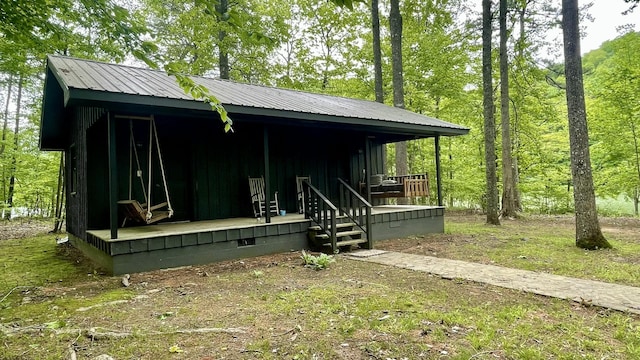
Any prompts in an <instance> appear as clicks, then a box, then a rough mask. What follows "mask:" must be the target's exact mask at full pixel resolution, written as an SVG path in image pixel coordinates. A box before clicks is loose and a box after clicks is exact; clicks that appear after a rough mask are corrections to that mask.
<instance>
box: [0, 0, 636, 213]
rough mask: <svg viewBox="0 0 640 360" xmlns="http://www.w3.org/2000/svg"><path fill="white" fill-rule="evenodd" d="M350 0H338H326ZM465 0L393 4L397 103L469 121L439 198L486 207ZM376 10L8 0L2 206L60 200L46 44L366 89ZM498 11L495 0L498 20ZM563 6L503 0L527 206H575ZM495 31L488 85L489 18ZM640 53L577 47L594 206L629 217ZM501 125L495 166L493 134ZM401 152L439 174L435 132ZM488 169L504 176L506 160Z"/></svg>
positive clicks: (293, 3) (476, 29) (245, 76)
mask: <svg viewBox="0 0 640 360" xmlns="http://www.w3.org/2000/svg"><path fill="white" fill-rule="evenodd" d="M620 1H622V0H620ZM345 2H346V3H347V6H337V5H336V4H337V3H345ZM377 3H378V1H374V5H377V7H375V8H377V9H378V15H379V18H380V33H381V55H382V62H381V63H382V80H383V81H382V85H383V94H384V100H385V101H386V102H387V103H389V104H392V103H393V102H392V93H393V91H392V64H391V63H392V61H391V58H392V51H391V36H390V31H389V15H390V14H389V8H390V4H389V1H386V0H381V1H379V4H377ZM343 5H344V4H343ZM475 5H478V4H471V3H470V2H467V1H460V0H420V1H404V2H402V3H401V4H400V13H401V15H402V50H403V51H402V62H403V72H404V104H405V107H406V108H407V109H409V110H412V111H415V112H418V113H422V114H425V115H429V116H432V117H436V118H440V119H443V120H446V121H450V122H453V123H457V124H461V125H465V126H467V127H469V128H470V129H471V131H470V133H469V135H467V136H460V137H454V138H443V139H441V141H440V146H441V152H442V174H443V196H444V200H445V205H446V206H447V207H449V208H466V209H475V210H482V209H483V208H484V207H485V206H486V204H485V202H486V200H485V199H486V196H485V195H484V194H485V193H486V182H485V176H484V159H485V154H484V149H485V147H484V138H483V128H482V127H483V114H482V59H481V55H482V54H481V52H482V43H481V35H482V21H481V20H482V16H481V14H480V12H479V10H480V9H479V7H478V6H475ZM371 10H372V7H371V3H368V2H366V3H363V2H356V3H351V2H348V1H341V0H335V1H333V2H328V1H317V0H270V1H259V0H235V1H228V0H219V1H204V0H193V1H187V2H185V1H182V0H140V1H138V2H134V3H133V5H132V4H131V2H125V1H118V0H113V1H112V0H97V1H96V0H75V1H74V0H35V1H13V2H3V5H0V14H1V15H0V16H2V17H4V18H3V19H1V20H2V21H1V23H2V25H0V104H2V105H3V107H2V109H1V110H2V117H1V119H2V138H1V140H0V141H1V143H0V171H1V174H0V176H1V177H0V186H1V188H2V189H1V193H0V207H2V213H3V217H6V216H7V215H8V214H9V213H10V212H9V211H7V210H8V209H9V208H11V207H12V208H13V209H14V215H28V216H43V217H52V216H58V217H60V216H61V215H62V214H60V213H59V211H56V208H60V202H61V199H60V198H59V197H58V196H57V194H58V193H59V190H60V188H61V183H60V181H59V175H60V172H59V171H60V170H59V169H60V164H61V161H62V160H61V154H59V153H54V152H41V151H39V150H38V134H39V129H38V126H39V120H40V109H41V101H42V88H43V80H44V69H45V64H44V62H45V58H46V54H64V55H69V56H74V57H79V58H87V59H96V60H100V61H108V62H117V63H123V62H124V63H129V64H134V65H138V66H145V65H154V66H159V67H164V66H165V65H167V64H171V69H172V71H176V72H182V73H189V74H193V75H203V76H213V77H216V76H222V77H226V78H230V79H232V80H236V81H241V82H249V83H255V84H263V85H268V86H278V87H284V88H292V89H299V90H303V91H311V92H320V93H326V94H331V95H338V96H347V97H358V98H363V99H371V100H373V99H375V81H374V70H373V68H374V55H373V49H374V45H373V38H374V37H373V32H372V25H371V24H372V20H371V19H372V11H371ZM497 11H498V9H497V6H496V7H495V16H494V24H495V25H494V26H495V28H496V29H497V28H498V16H497ZM632 15H633V16H636V15H637V14H635V13H633V12H632V13H630V15H629V16H632ZM12 17H13V18H15V19H19V20H18V21H12ZM581 17H582V18H583V21H588V17H589V6H588V4H583V8H582V9H581ZM25 19H27V20H25ZM560 20H561V19H560V8H559V4H556V2H555V1H551V0H543V1H532V0H514V1H509V2H508V19H507V25H508V41H507V49H508V59H509V61H508V64H509V69H508V71H509V79H510V80H509V84H508V85H509V95H510V96H509V102H510V108H509V112H510V135H511V136H510V143H511V153H512V159H513V169H514V177H515V182H516V189H517V194H516V196H517V199H518V206H519V208H520V210H521V211H524V212H529V213H567V212H572V211H573V190H572V182H571V169H570V159H569V134H568V125H567V113H566V112H567V110H566V98H565V93H564V91H565V90H564V69H563V67H564V65H563V62H562V60H561V52H562V48H561V47H562V43H561V41H559V40H558V39H554V38H552V37H550V36H549V35H548V34H549V33H551V32H554V31H555V32H558V31H557V29H558V28H559V27H560ZM494 34H495V36H494V38H495V45H494V49H495V50H494V61H495V64H496V65H495V66H493V69H494V73H495V74H494V84H495V87H496V89H498V88H500V82H499V79H500V76H499V66H497V64H498V58H499V51H498V49H499V47H498V36H497V34H498V32H497V31H494ZM637 54H640V33H638V32H636V31H634V29H633V27H631V26H621V27H620V28H619V36H618V37H617V38H615V39H613V40H611V41H607V42H605V43H603V44H602V46H601V47H600V48H599V49H596V50H593V51H591V52H589V53H587V54H585V55H584V57H583V68H584V76H585V91H586V104H587V113H588V119H589V132H590V148H591V162H592V168H593V171H594V172H593V174H594V185H595V190H596V195H597V196H598V200H599V208H598V211H599V212H600V213H601V214H604V215H630V214H635V215H636V216H637V215H638V202H639V197H640V193H639V189H640V144H639V141H640V139H639V136H640V133H639V132H640V129H639V128H638V126H640V91H638V90H640V62H638V61H637V59H636V58H637ZM144 62H146V64H144ZM496 94H498V95H496V96H499V91H496ZM496 103H497V102H496ZM499 113H500V112H499V111H498V112H497V114H496V123H497V124H500V114H499ZM496 130H497V131H496V134H497V139H496V145H497V149H496V159H497V160H498V163H499V164H500V161H501V157H500V154H501V153H502V148H501V146H502V141H501V133H500V131H499V130H500V129H499V128H498V129H496ZM387 153H388V161H387V169H388V173H389V174H393V173H395V171H396V162H395V147H394V146H389V147H388V152H387ZM407 155H408V156H407V168H408V169H407V170H408V172H409V173H423V172H427V173H429V174H430V177H431V179H432V181H431V183H432V185H433V186H435V181H433V179H434V176H435V154H434V145H433V140H432V139H424V140H415V141H411V142H408V143H407ZM497 168H498V177H499V178H500V177H501V173H500V171H501V166H498V167H497ZM497 183H498V184H501V181H498V182H497ZM499 186H500V185H499ZM434 190H435V189H434ZM432 193H435V191H433V192H432ZM428 201H431V202H432V203H435V202H436V199H429V200H428ZM16 210H18V211H16Z"/></svg>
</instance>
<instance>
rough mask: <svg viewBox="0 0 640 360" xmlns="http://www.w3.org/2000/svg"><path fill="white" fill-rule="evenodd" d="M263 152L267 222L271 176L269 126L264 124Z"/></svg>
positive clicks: (267, 218) (269, 215) (268, 219)
mask: <svg viewBox="0 0 640 360" xmlns="http://www.w3.org/2000/svg"><path fill="white" fill-rule="evenodd" d="M262 138H263V142H262V144H263V153H264V190H265V193H264V201H265V203H266V209H267V211H266V214H265V221H266V222H267V223H270V222H271V210H270V209H271V176H270V174H269V173H270V171H269V170H270V167H269V128H267V125H265V126H264V131H263V136H262Z"/></svg>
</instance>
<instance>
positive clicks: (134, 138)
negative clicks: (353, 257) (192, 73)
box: [40, 56, 469, 274]
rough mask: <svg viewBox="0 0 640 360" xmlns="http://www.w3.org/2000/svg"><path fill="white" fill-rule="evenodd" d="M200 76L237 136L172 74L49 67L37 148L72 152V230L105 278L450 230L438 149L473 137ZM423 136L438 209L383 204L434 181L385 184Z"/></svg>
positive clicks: (426, 120)
mask: <svg viewBox="0 0 640 360" xmlns="http://www.w3.org/2000/svg"><path fill="white" fill-rule="evenodd" d="M192 79H193V80H194V81H195V82H196V83H197V84H200V85H202V86H204V87H205V88H207V89H208V91H209V92H210V94H212V95H214V96H216V97H217V99H219V101H220V102H221V103H222V104H223V106H224V108H225V109H226V110H227V112H228V114H229V117H230V118H231V119H232V120H233V129H232V131H230V132H225V131H224V124H223V122H222V121H221V120H220V115H219V114H218V113H217V112H215V111H212V110H211V106H210V105H208V104H206V103H204V102H202V101H199V100H194V99H193V98H192V97H191V96H190V95H188V94H186V93H185V92H184V91H183V90H182V89H181V88H180V87H179V86H178V85H177V83H176V81H175V78H174V77H172V76H169V75H167V74H166V73H164V72H161V71H155V70H149V69H144V68H137V67H131V66H123V65H115V64H109V63H102V62H96V61H88V60H82V59H76V58H70V57H63V56H49V57H48V60H47V67H46V78H45V86H44V95H43V105H42V118H41V134H40V148H41V149H42V150H51V151H64V153H65V177H64V180H65V191H66V192H65V196H66V230H67V233H68V235H69V238H70V241H71V242H72V244H73V245H74V246H76V247H77V248H79V249H80V250H81V251H82V252H83V253H84V254H86V255H87V256H88V257H89V258H91V259H92V260H93V261H95V262H97V263H98V264H100V265H101V266H102V267H104V268H105V269H106V270H108V271H109V272H111V273H113V274H123V273H131V272H139V271H147V270H152V269H159V268H168V267H176V266H185V265H192V264H203V263H211V262H216V261H221V260H228V259H236V258H242V257H251V256H258V255H263V254H269V253H276V252H285V251H295V250H301V249H310V248H319V249H325V250H327V251H329V252H337V251H340V249H349V248H351V247H354V246H358V247H361V248H372V247H373V246H374V244H375V242H376V241H379V240H384V239H389V238H397V237H401V236H408V235H411V234H419V233H430V232H443V231H444V207H443V206H442V199H441V192H440V189H441V176H440V169H439V164H440V162H439V139H440V137H442V136H458V135H463V134H466V133H467V132H468V131H469V130H468V129H467V128H465V127H462V126H458V125H455V124H451V123H448V122H445V121H441V120H438V119H434V118H431V117H428V116H424V115H420V114H416V113H413V112H410V111H406V110H403V109H398V108H394V107H390V106H387V105H384V104H380V103H376V102H372V101H366V100H356V99H349V98H342V97H335V96H327V95H320V94H313V93H309V92H303V91H295V90H286V89H280V88H272V87H266V86H260V85H252V84H242V83H237V82H233V81H228V80H220V79H211V78H205V77H192ZM428 137H433V138H435V150H436V163H437V168H436V174H435V179H432V182H433V181H434V180H435V184H436V193H437V195H436V196H437V204H438V206H415V205H403V206H400V205H384V204H385V200H383V199H382V198H385V197H387V196H394V194H395V196H400V195H402V196H413V195H428V180H429V176H427V175H426V174H423V175H422V176H418V177H409V178H407V179H408V181H406V182H405V181H403V179H398V180H401V181H398V180H394V179H393V178H387V179H382V178H383V177H384V176H383V174H384V158H383V156H384V146H385V144H388V143H393V142H397V141H403V140H410V139H419V138H428ZM377 180H380V181H379V182H378V181H377ZM372 181H373V183H372ZM372 184H373V186H372ZM406 184H412V185H406ZM385 185H386V186H387V187H385ZM425 187H426V190H425ZM372 189H373V191H372ZM385 189H389V191H388V192H387V191H386V190H385ZM385 193H386V194H385ZM434 203H435V202H434Z"/></svg>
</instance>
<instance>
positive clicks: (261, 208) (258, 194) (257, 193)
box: [249, 176, 280, 218]
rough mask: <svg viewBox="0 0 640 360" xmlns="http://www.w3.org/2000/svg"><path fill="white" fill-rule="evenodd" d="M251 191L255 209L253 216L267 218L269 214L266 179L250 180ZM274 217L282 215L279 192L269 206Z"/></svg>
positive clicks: (252, 203)
mask: <svg viewBox="0 0 640 360" xmlns="http://www.w3.org/2000/svg"><path fill="white" fill-rule="evenodd" d="M249 191H250V192H251V205H252V207H253V215H254V216H255V217H256V218H261V217H263V216H265V214H266V212H267V204H266V200H265V189H264V177H262V176H261V177H259V178H252V177H250V178H249ZM268 208H269V211H270V213H271V214H272V215H279V214H280V206H279V205H278V192H277V191H276V192H275V194H274V196H273V199H271V203H270V204H269V206H268Z"/></svg>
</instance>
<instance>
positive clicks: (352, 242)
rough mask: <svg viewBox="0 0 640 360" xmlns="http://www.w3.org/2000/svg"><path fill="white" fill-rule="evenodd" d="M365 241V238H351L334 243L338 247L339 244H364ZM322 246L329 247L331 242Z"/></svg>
mask: <svg viewBox="0 0 640 360" xmlns="http://www.w3.org/2000/svg"><path fill="white" fill-rule="evenodd" d="M366 242H367V239H352V240H344V241H338V242H336V245H337V246H338V247H340V246H348V245H357V244H364V243H366ZM322 246H328V247H331V243H326V244H322Z"/></svg>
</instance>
